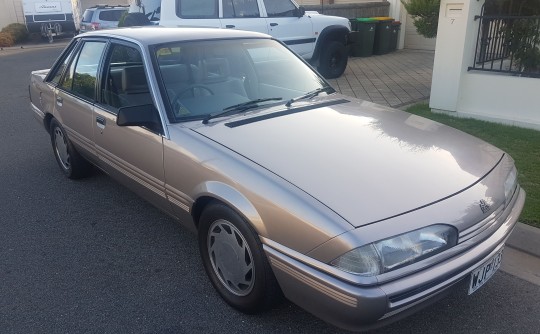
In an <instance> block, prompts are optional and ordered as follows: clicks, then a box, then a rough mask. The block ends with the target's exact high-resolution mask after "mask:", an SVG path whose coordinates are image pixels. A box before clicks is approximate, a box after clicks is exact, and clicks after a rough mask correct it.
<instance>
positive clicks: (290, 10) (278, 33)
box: [263, 0, 320, 57]
mask: <svg viewBox="0 0 540 334" xmlns="http://www.w3.org/2000/svg"><path fill="white" fill-rule="evenodd" d="M263 2H264V7H265V10H266V22H267V25H268V33H269V34H270V35H272V37H275V38H277V39H279V40H281V41H282V42H284V43H285V44H287V46H289V47H290V48H291V49H292V50H294V51H295V52H296V53H297V54H299V55H300V56H303V57H306V56H309V55H311V54H312V53H313V50H314V48H315V41H316V38H315V37H316V36H315V32H314V31H313V25H312V23H311V19H310V17H309V16H308V15H303V16H301V17H298V8H297V7H296V5H295V4H294V3H292V1H291V0H263ZM317 33H320V31H319V32H317Z"/></svg>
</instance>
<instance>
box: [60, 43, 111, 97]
mask: <svg viewBox="0 0 540 334" xmlns="http://www.w3.org/2000/svg"><path fill="white" fill-rule="evenodd" d="M104 48H105V43H104V42H98V41H92V42H85V43H84V45H83V47H82V48H81V52H80V53H79V55H78V57H77V61H76V62H72V63H71V66H70V70H69V71H68V73H67V75H66V76H65V77H64V81H63V82H62V83H61V85H60V86H61V87H63V88H65V89H66V90H69V91H71V92H73V93H75V94H78V95H81V96H83V97H86V98H88V99H90V100H95V98H96V91H95V87H96V76H97V69H98V66H99V62H100V60H101V55H102V54H103V50H104Z"/></svg>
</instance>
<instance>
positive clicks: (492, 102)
mask: <svg viewBox="0 0 540 334" xmlns="http://www.w3.org/2000/svg"><path fill="white" fill-rule="evenodd" d="M539 92H540V79H537V78H522V77H515V76H506V75H500V74H496V73H482V72H474V71H471V72H468V73H466V75H465V76H464V77H463V79H462V80H461V87H460V97H459V100H458V105H457V112H458V113H461V114H462V116H470V117H474V118H479V119H485V120H492V121H496V122H499V123H505V124H512V125H516V126H521V127H527V128H535V129H538V130H540V94H539Z"/></svg>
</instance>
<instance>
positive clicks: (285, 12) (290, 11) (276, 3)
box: [264, 0, 296, 17]
mask: <svg viewBox="0 0 540 334" xmlns="http://www.w3.org/2000/svg"><path fill="white" fill-rule="evenodd" d="M264 6H265V7H266V13H267V14H268V17H291V16H295V9H296V6H295V5H294V4H293V3H292V2H291V1H290V0H264Z"/></svg>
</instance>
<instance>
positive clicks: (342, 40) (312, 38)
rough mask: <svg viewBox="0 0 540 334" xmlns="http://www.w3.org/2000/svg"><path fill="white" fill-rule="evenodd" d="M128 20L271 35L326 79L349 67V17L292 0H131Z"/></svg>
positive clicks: (143, 23)
mask: <svg viewBox="0 0 540 334" xmlns="http://www.w3.org/2000/svg"><path fill="white" fill-rule="evenodd" d="M130 3H131V6H130V8H129V12H130V14H129V17H127V18H126V21H125V22H127V23H128V24H127V25H133V26H140V25H149V24H159V25H162V26H164V27H207V28H208V27H213V28H223V29H231V30H235V29H238V30H248V31H256V32H262V33H265V34H269V35H271V36H272V37H274V38H277V39H279V40H281V41H282V42H283V43H285V44H286V45H287V46H288V47H289V48H291V50H293V51H294V52H296V53H297V54H299V55H300V56H301V57H303V58H304V59H306V60H308V61H309V62H310V64H311V65H313V67H315V68H316V69H317V70H318V71H319V73H321V74H322V75H323V76H324V77H325V78H327V79H329V78H337V77H339V76H341V75H342V74H343V72H344V71H345V69H346V68H347V62H348V52H347V48H346V46H347V44H348V42H349V33H350V31H351V25H350V22H349V20H348V19H346V18H344V17H339V16H331V15H322V14H319V13H318V12H316V11H307V12H306V10H305V9H304V7H302V6H298V4H297V3H296V2H294V1H292V0H244V1H236V0H205V1H201V0H130Z"/></svg>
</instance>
